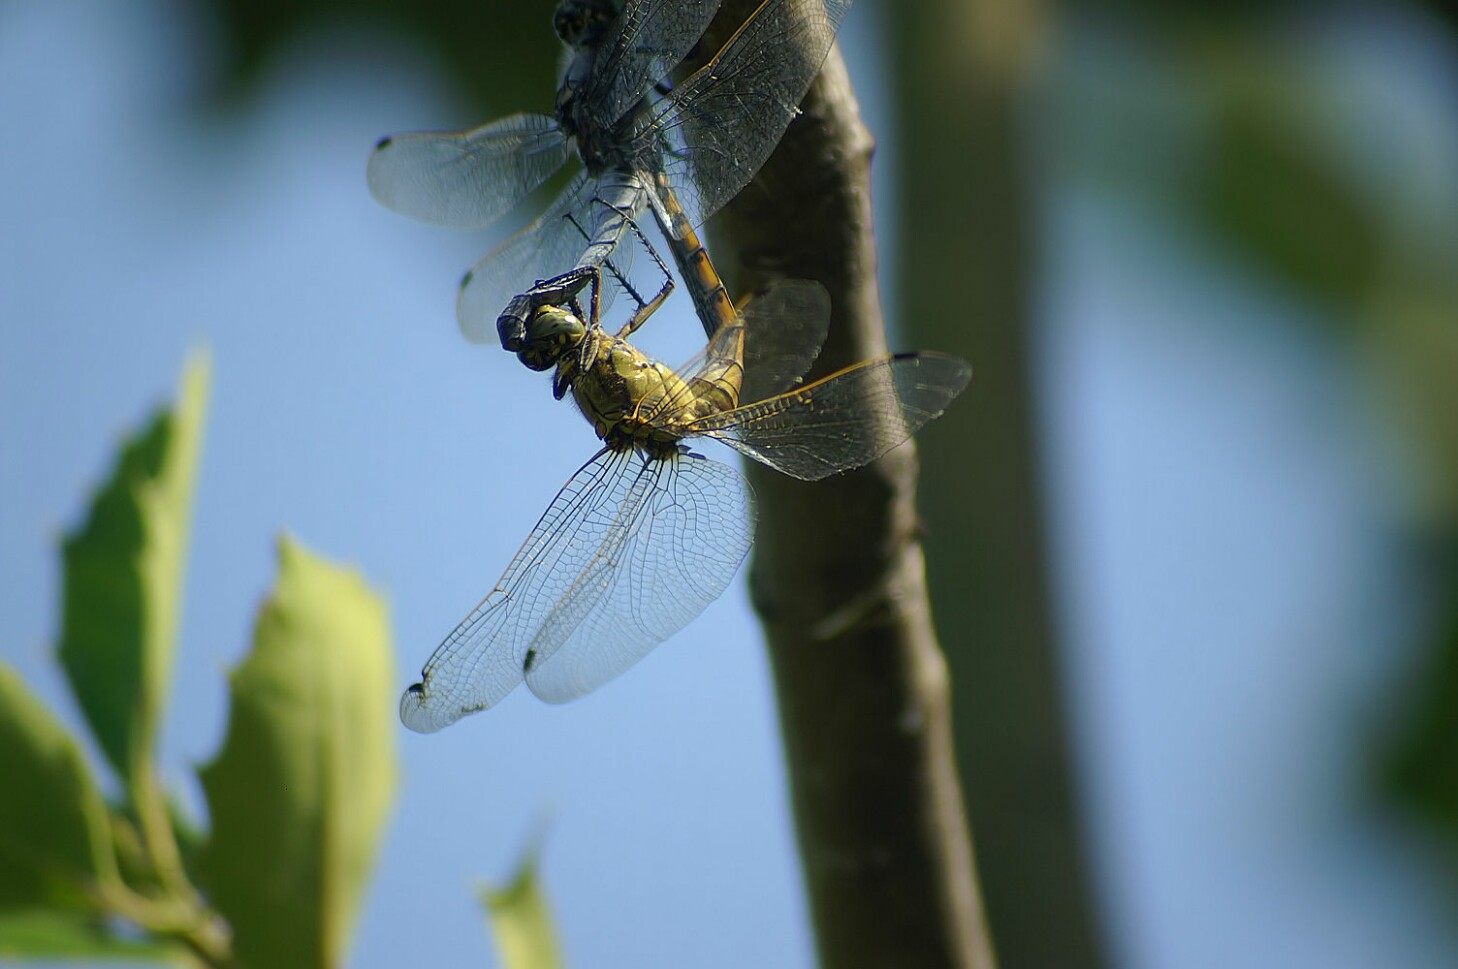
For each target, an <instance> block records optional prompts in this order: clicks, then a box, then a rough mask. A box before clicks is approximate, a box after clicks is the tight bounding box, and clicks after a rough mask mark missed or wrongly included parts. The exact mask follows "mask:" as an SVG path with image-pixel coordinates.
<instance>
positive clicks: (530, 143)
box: [369, 0, 850, 351]
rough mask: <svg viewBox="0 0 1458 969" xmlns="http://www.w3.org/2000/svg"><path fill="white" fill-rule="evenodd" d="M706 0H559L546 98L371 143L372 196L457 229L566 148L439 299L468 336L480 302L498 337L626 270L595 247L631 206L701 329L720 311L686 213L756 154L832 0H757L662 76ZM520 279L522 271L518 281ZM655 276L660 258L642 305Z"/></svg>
mask: <svg viewBox="0 0 1458 969" xmlns="http://www.w3.org/2000/svg"><path fill="white" fill-rule="evenodd" d="M718 4H719V0H627V2H626V3H625V4H624V5H623V8H622V10H621V12H620V13H619V12H617V10H616V9H615V6H614V4H613V3H612V2H611V0H564V2H563V3H562V4H561V5H560V6H559V7H558V8H557V11H556V15H555V18H554V26H555V28H556V31H557V34H558V36H559V37H560V38H561V39H562V40H563V42H564V43H566V44H567V45H568V47H569V48H570V49H571V50H572V57H571V59H570V60H569V62H568V64H567V67H566V70H565V72H564V73H563V76H562V81H561V84H560V86H559V88H558V92H557V105H556V112H555V114H554V115H553V116H551V117H548V116H546V115H539V114H517V115H511V116H509V117H506V118H502V119H500V120H498V121H494V122H492V123H490V124H487V125H484V126H482V127H480V128H476V129H474V130H472V131H465V132H429V133H419V134H406V135H398V136H394V137H390V138H386V139H384V140H383V141H381V142H380V144H379V145H378V146H377V147H376V148H375V151H374V154H373V155H372V156H371V158H370V165H369V184H370V190H371V191H372V192H373V193H374V196H375V198H376V199H378V200H379V201H380V202H381V203H382V204H383V205H385V206H386V207H388V208H391V209H393V210H395V211H397V212H400V213H402V214H404V215H408V216H411V217H413V218H417V219H421V220H423V221H426V222H433V223H436V224H439V225H445V226H451V227H456V228H467V229H475V228H482V227H485V226H487V225H489V224H491V223H492V222H494V221H496V220H497V219H498V218H500V217H501V216H503V215H504V214H505V213H506V212H508V211H509V210H511V209H512V208H514V207H515V206H516V205H517V204H518V203H519V202H520V201H521V200H522V199H524V198H525V197H526V196H527V195H528V194H530V193H531V192H532V191H533V190H535V189H536V188H537V187H538V186H540V185H541V184H542V183H543V182H544V181H545V180H546V179H547V178H549V177H550V176H551V175H552V174H553V173H555V172H556V171H557V170H558V169H559V168H561V167H562V166H563V165H564V164H566V163H567V162H568V161H569V160H570V158H571V157H572V155H573V154H576V156H577V158H578V159H579V161H580V162H581V166H582V170H581V171H580V172H579V173H578V174H577V175H576V176H575V177H574V178H573V179H572V180H571V181H570V182H569V183H568V185H567V187H566V188H565V189H563V191H562V192H561V193H560V194H559V195H558V196H557V198H556V200H555V201H554V202H553V203H552V204H551V205H550V206H549V207H548V209H547V210H546V212H544V213H543V214H542V215H541V216H540V217H539V218H537V219H536V220H535V221H534V222H532V223H531V224H530V225H528V226H527V227H526V228H525V229H523V230H522V231H521V232H519V233H517V234H516V235H515V236H513V237H512V238H510V239H508V240H506V241H505V242H504V243H502V244H501V245H500V246H498V247H497V248H496V249H495V250H493V251H492V252H491V253H489V254H488V255H486V256H485V257H484V258H482V259H481V260H480V261H479V262H477V263H476V265H475V266H474V267H473V268H472V269H471V271H470V272H469V273H467V274H466V277H465V279H464V280H463V281H462V283H461V290H460V294H459V297H458V300H457V306H456V315H457V319H458V321H459V323H460V326H461V331H462V332H463V333H464V334H465V335H466V337H467V338H468V339H470V340H472V341H474V342H486V341H487V340H489V339H490V336H491V333H492V327H491V322H492V321H493V320H495V321H496V324H497V325H496V332H497V336H498V338H499V339H500V340H501V342H502V345H503V346H505V347H506V348H507V349H511V350H513V351H515V350H516V349H517V348H518V347H519V346H521V345H522V343H523V340H524V339H525V337H526V333H527V327H528V324H529V322H530V320H531V318H532V314H533V312H534V311H535V310H536V309H537V308H538V307H540V306H544V305H565V304H566V303H567V301H568V300H570V299H571V298H572V297H574V296H576V295H577V294H579V293H580V292H581V290H582V289H583V288H584V287H585V286H587V285H588V282H589V280H591V279H599V278H600V279H601V280H602V282H601V285H603V286H604V287H607V288H608V289H611V288H612V287H614V286H615V285H617V284H621V285H623V286H627V285H628V284H627V283H626V280H625V279H624V278H623V273H622V272H621V271H620V270H619V267H617V266H615V265H614V264H613V261H612V259H611V257H612V256H613V253H614V251H615V249H616V248H617V246H618V243H619V241H620V240H621V239H622V237H623V235H624V233H625V232H629V231H636V227H637V224H638V221H639V219H640V217H641V216H642V214H643V212H644V211H645V210H651V211H652V212H653V215H654V218H655V219H656V220H657V221H658V224H659V226H660V227H661V228H662V230H663V234H664V236H665V237H666V238H667V239H668V243H669V247H670V249H671V254H672V256H673V259H674V261H675V263H676V264H677V266H678V268H679V272H680V275H681V276H682V278H683V279H684V280H685V282H686V283H687V285H688V286H689V290H690V295H691V297H692V298H693V301H694V304H695V308H696V309H697V310H698V314H699V318H700V320H701V321H702V322H703V326H704V332H705V334H706V335H707V336H709V337H712V336H713V334H714V333H715V332H716V331H717V330H718V329H719V327H720V326H722V325H723V323H724V321H725V320H726V318H728V317H732V315H733V304H732V302H731V301H730V299H729V297H728V294H727V293H726V292H725V290H724V287H723V285H722V284H721V283H720V281H719V278H718V275H717V274H716V273H715V272H714V270H713V266H712V265H711V264H710V263H709V261H708V258H707V255H706V253H705V252H704V249H703V246H702V245H701V244H700V242H699V240H698V237H697V235H696V233H695V227H696V226H698V225H700V224H702V222H703V221H704V220H705V219H707V218H708V217H709V216H710V215H712V214H713V213H714V212H715V211H717V210H718V209H719V207H720V206H722V205H723V204H724V203H725V202H727V201H728V200H729V199H731V198H733V197H734V195H736V194H737V193H738V192H739V190H740V189H742V188H743V187H744V186H745V185H746V184H747V183H748V181H749V179H750V178H751V177H752V176H753V175H754V173H755V172H756V171H757V170H758V169H759V167H760V165H761V164H763V162H764V160H765V159H766V158H768V157H769V154H770V152H771V151H772V150H773V149H774V146H775V145H776V144H777V143H778V142H779V140H780V136H781V135H782V134H783V133H784V130H785V127H786V125H788V124H789V122H790V120H791V119H792V118H793V117H794V116H795V114H796V113H797V112H798V108H797V107H796V106H797V104H798V103H799V101H800V99H801V97H803V96H804V93H805V90H806V89H807V88H808V87H809V85H810V82H811V80H812V79H813V78H814V77H815V74H816V73H817V72H818V71H819V70H820V66H821V64H822V63H823V62H824V60H825V57H826V55H827V53H828V52H829V50H830V46H831V44H832V43H833V42H834V40H835V34H836V32H837V30H839V28H840V24H841V21H842V20H843V19H844V17H845V13H846V9H847V8H848V7H849V5H850V0H810V2H797V0H764V2H763V3H761V4H760V6H759V7H758V8H757V9H756V10H755V12H754V13H753V14H752V15H751V16H750V18H749V19H748V20H747V21H745V23H744V24H743V26H741V27H740V28H739V30H738V31H737V32H735V34H734V36H733V37H731V38H730V39H729V40H728V42H726V43H725V44H724V46H723V48H721V49H720V50H719V52H718V53H717V54H715V55H714V57H713V58H711V59H710V60H709V61H708V63H706V64H705V65H704V67H702V68H701V69H700V70H698V71H696V72H694V73H693V74H692V75H690V76H689V77H687V78H685V79H684V80H682V81H681V82H680V83H678V84H677V85H675V86H673V87H671V88H669V87H668V86H667V85H666V84H665V83H664V79H665V78H666V76H667V75H668V73H669V72H670V71H671V70H673V68H674V67H676V66H677V65H678V64H679V63H680V62H681V61H682V60H683V58H684V56H685V55H686V54H687V53H688V51H689V50H690V49H691V48H692V47H693V45H694V44H695V43H696V42H697V41H698V39H699V37H700V36H701V35H702V33H703V32H704V30H705V28H706V27H707V26H708V24H709V21H710V19H711V18H712V17H713V15H714V13H715V11H716V10H717V8H718ZM574 148H575V152H574ZM644 241H645V244H646V240H644ZM659 264H660V265H661V261H659ZM602 269H605V270H606V273H605V274H604V273H600V272H599V270H602ZM523 280H535V281H536V284H535V285H533V286H531V288H530V289H528V290H527V291H526V292H522V290H521V287H522V285H523ZM672 285H673V283H672V279H671V277H668V276H667V274H665V283H664V288H663V290H661V291H660V292H659V294H658V296H656V297H655V298H654V300H653V304H654V305H657V303H659V302H661V301H662V299H663V298H664V297H665V296H667V291H668V289H670V288H671V287H672ZM629 291H630V292H631V289H629ZM608 295H610V293H609V294H608ZM632 295H633V296H634V297H635V298H636V299H637V300H638V303H639V306H640V307H643V306H644V305H645V301H644V300H642V299H641V298H640V297H637V294H636V293H632ZM503 307H505V309H503ZM649 312H651V310H649ZM640 315H646V313H644V314H640Z"/></svg>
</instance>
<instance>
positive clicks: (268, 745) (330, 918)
mask: <svg viewBox="0 0 1458 969" xmlns="http://www.w3.org/2000/svg"><path fill="white" fill-rule="evenodd" d="M393 679H394V660H393V656H392V654H391V648H390V640H389V626H388V617H387V614H386V607H385V604H384V602H383V601H382V600H381V599H380V597H379V596H377V595H376V594H375V593H374V592H372V591H371V590H370V589H369V588H368V586H366V584H365V582H364V580H363V579H362V578H361V577H360V576H359V575H358V574H357V573H355V572H353V571H349V570H345V569H341V568H339V567H337V566H334V565H332V564H330V563H327V562H325V561H323V560H322V559H319V558H316V557H315V556H314V555H312V554H310V553H309V552H307V551H305V550H304V549H303V548H302V547H301V546H299V545H298V544H296V543H295V542H293V541H292V540H290V539H288V538H284V539H283V540H281V541H280V543H279V576H278V581H277V584H276V586H275V588H274V591H273V595H272V597H271V598H270V600H269V601H268V602H267V603H265V605H264V607H263V609H262V611H261V613H260V615H259V618H258V626H257V628H256V630H255V631H254V638H253V651H252V653H251V654H250V655H249V656H248V658H247V659H245V660H244V661H243V663H242V665H240V666H239V667H238V668H237V669H236V670H234V671H233V673H232V675H231V676H230V684H231V687H232V709H231V711H230V714H229V720H228V736H227V740H226V741H225V742H224V745H223V750H222V752H221V753H220V754H219V755H218V757H217V759H216V760H215V761H213V763H211V764H209V765H208V766H207V767H205V768H204V769H203V770H202V771H201V777H202V784H203V790H204V791H205V792H206V794H207V800H208V807H209V810H210V812H211V815H212V820H213V829H212V838H211V840H210V841H209V842H208V844H207V845H206V846H205V847H204V848H203V852H202V855H201V857H200V859H199V866H200V873H201V875H202V876H203V878H204V879H205V882H206V885H207V887H208V889H209V891H210V895H211V897H212V899H213V902H214V904H215V905H216V907H217V909H218V910H219V911H220V912H221V913H222V914H223V916H224V917H225V918H226V919H227V920H228V921H229V923H231V925H232V928H233V947H234V952H235V954H236V955H237V958H238V960H239V962H240V963H242V964H244V965H248V966H269V967H273V969H290V967H325V966H335V965H338V964H340V963H341V962H342V961H343V957H344V954H345V951H346V948H347V942H348V937H349V934H350V930H351V929H352V926H353V921H354V917H355V914H356V912H357V910H358V907H359V901H360V897H361V895H362V893H363V891H364V887H365V883H366V879H367V877H368V875H369V870H370V867H371V865H372V864H373V861H374V856H375V850H376V848H377V845H378V842H379V839H380V836H381V834H382V830H383V827H384V824H385V821H386V818H387V816H388V814H389V810H390V805H391V802H392V801H393V799H394V790H395V779H396V757H395V703H394V699H393V694H394V684H393Z"/></svg>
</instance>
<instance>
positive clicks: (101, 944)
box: [0, 909, 194, 965]
mask: <svg viewBox="0 0 1458 969" xmlns="http://www.w3.org/2000/svg"><path fill="white" fill-rule="evenodd" d="M19 956H25V957H29V958H32V959H116V960H126V961H128V962H142V961H145V962H153V963H155V962H165V963H170V964H172V965H186V964H194V963H189V962H188V953H187V950H186V949H184V948H183V947H182V946H180V945H177V944H175V943H169V942H160V941H154V940H150V939H124V938H119V937H118V936H116V935H115V934H113V933H111V932H108V931H107V930H106V927H105V926H104V925H103V924H101V923H100V922H99V921H98V920H97V919H95V918H92V917H90V916H86V915H81V914H78V913H75V912H57V911H55V910H51V909H47V910H43V911H25V912H4V913H0V958H16V957H19Z"/></svg>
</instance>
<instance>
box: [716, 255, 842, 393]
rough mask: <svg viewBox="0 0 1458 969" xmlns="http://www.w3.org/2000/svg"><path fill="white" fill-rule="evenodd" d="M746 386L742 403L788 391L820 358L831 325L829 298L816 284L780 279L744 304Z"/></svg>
mask: <svg viewBox="0 0 1458 969" xmlns="http://www.w3.org/2000/svg"><path fill="white" fill-rule="evenodd" d="M740 314H741V315H742V316H743V317H744V327H745V337H744V386H743V388H742V389H741V390H740V392H739V399H740V400H742V401H744V402H745V403H747V404H748V403H754V402H756V401H761V400H764V399H765V398H767V397H772V396H774V395H775V394H780V393H784V392H785V391H786V390H789V389H790V388H791V387H793V386H794V385H795V384H797V383H798V382H799V381H800V380H801V378H803V377H804V376H805V372H806V371H807V370H809V369H810V365H811V364H813V363H814V362H815V358H816V357H818V356H819V355H820V347H821V345H822V344H824V343H825V334H826V332H827V330H828V329H829V327H830V294H829V293H827V292H826V291H825V287H824V286H821V285H820V284H819V283H817V282H812V281H810V280H806V279H782V280H779V281H777V282H775V283H772V284H771V285H770V286H769V287H767V288H766V289H765V290H764V292H762V293H760V294H759V295H757V296H755V297H753V298H751V299H750V300H749V301H748V302H746V303H743V304H741V306H740Z"/></svg>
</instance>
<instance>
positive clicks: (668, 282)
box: [616, 219, 674, 340]
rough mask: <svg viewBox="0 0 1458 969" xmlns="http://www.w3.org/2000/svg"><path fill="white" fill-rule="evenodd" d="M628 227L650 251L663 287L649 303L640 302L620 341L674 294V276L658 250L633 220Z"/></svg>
mask: <svg viewBox="0 0 1458 969" xmlns="http://www.w3.org/2000/svg"><path fill="white" fill-rule="evenodd" d="M628 225H629V226H631V227H632V229H633V233H634V234H635V235H637V237H638V239H639V240H640V241H641V242H642V243H643V248H644V249H646V250H648V255H649V256H650V257H651V258H652V259H653V263H654V265H656V266H657V267H658V271H659V272H661V273H663V285H662V286H661V287H659V289H658V295H656V296H654V297H653V298H652V299H651V300H649V301H648V302H646V303H645V302H643V301H642V300H641V299H640V300H639V301H638V309H637V310H636V311H635V312H634V313H633V315H632V316H630V317H628V322H627V323H625V324H623V328H622V329H621V330H619V331H618V332H617V334H616V336H617V337H618V339H620V340H625V339H627V338H628V337H630V336H632V335H633V333H634V332H635V331H636V330H637V329H638V327H640V326H642V325H643V324H644V323H645V322H646V321H647V319H648V317H650V316H652V315H653V314H654V313H656V312H658V307H660V306H662V305H663V301H664V300H666V299H668V294H669V293H672V292H673V287H674V282H673V274H672V273H671V272H669V271H668V266H667V265H665V264H664V262H663V259H662V258H661V257H660V256H659V255H658V250H657V249H655V248H653V244H652V243H651V242H649V241H648V237H647V236H646V235H644V234H643V230H642V228H640V227H639V225H638V223H637V222H636V221H635V220H633V219H629V220H628Z"/></svg>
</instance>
